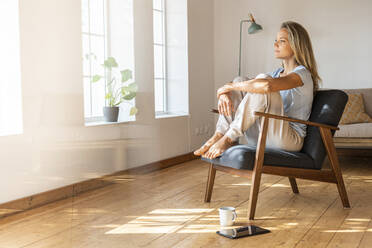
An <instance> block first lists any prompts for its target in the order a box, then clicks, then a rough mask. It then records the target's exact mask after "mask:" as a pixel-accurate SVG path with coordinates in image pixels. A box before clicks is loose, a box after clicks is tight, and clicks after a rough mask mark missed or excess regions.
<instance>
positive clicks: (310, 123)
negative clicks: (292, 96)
mask: <svg viewBox="0 0 372 248" xmlns="http://www.w3.org/2000/svg"><path fill="white" fill-rule="evenodd" d="M211 112H213V113H217V114H218V113H219V112H218V110H217V109H211ZM254 114H255V115H258V116H262V117H268V118H273V119H279V120H284V121H290V122H298V123H302V124H305V125H310V126H316V127H323V128H329V129H332V130H339V128H338V127H335V126H330V125H327V124H322V123H318V122H311V121H304V120H300V119H294V118H290V117H287V116H282V115H273V114H269V113H263V112H257V111H255V112H254Z"/></svg>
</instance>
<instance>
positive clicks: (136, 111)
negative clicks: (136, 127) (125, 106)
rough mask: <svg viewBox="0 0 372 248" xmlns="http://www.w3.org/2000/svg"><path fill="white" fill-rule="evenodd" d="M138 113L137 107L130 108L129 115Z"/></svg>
mask: <svg viewBox="0 0 372 248" xmlns="http://www.w3.org/2000/svg"><path fill="white" fill-rule="evenodd" d="M137 113H138V109H137V108H136V107H132V108H131V109H130V112H129V115H135V114H137Z"/></svg>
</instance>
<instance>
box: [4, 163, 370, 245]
mask: <svg viewBox="0 0 372 248" xmlns="http://www.w3.org/2000/svg"><path fill="white" fill-rule="evenodd" d="M340 163H341V168H342V171H343V174H344V179H345V184H346V189H347V192H348V194H349V198H350V202H351V205H352V208H351V209H344V208H343V207H342V204H341V200H340V198H339V196H338V192H337V188H336V186H335V185H334V184H327V183H321V182H313V181H308V180H297V183H298V188H299V191H300V193H299V194H293V193H292V190H291V186H290V183H289V181H288V178H283V177H279V176H272V175H263V177H262V182H261V187H260V193H259V197H258V204H257V211H256V219H255V220H254V221H248V218H247V208H248V198H249V190H250V183H251V182H250V180H248V179H244V178H239V177H236V176H231V175H227V174H224V173H221V172H217V175H216V179H215V186H214V190H213V194H212V199H211V202H210V203H204V201H203V200H204V191H205V187H206V180H207V174H208V166H207V164H206V163H205V162H203V161H200V160H193V161H190V162H186V163H182V164H179V165H176V166H173V167H169V168H166V169H163V170H160V171H154V172H151V173H146V174H139V175H137V174H136V175H130V174H128V175H125V174H123V175H118V176H115V177H112V178H109V179H108V180H112V181H113V182H115V184H112V185H108V186H106V187H104V188H100V189H96V190H92V191H89V192H85V193H83V194H80V195H76V196H74V197H71V198H68V199H65V200H62V201H58V202H55V203H52V204H48V205H45V206H43V207H40V208H36V209H32V210H30V211H26V212H25V213H21V214H17V215H14V216H10V217H7V218H4V219H1V220H0V248H20V247H26V248H41V247H42V248H47V247H61V248H70V247H79V248H80V247H89V248H94V247H129V248H131V247H151V248H156V247H159V248H160V247H161V248H167V247H172V248H173V247H370V244H371V243H372V221H371V219H372V211H371V209H372V163H371V162H370V160H369V159H368V158H360V157H354V158H348V157H344V158H341V159H340ZM221 206H234V207H236V208H237V214H238V219H237V221H236V223H235V226H243V225H246V224H248V223H251V224H255V225H259V226H261V227H264V228H267V229H270V230H271V233H269V234H265V235H259V236H253V237H247V238H242V239H238V240H230V239H227V238H223V237H220V236H218V235H216V233H215V232H216V231H217V230H219V229H220V226H219V220H218V208H219V207H221Z"/></svg>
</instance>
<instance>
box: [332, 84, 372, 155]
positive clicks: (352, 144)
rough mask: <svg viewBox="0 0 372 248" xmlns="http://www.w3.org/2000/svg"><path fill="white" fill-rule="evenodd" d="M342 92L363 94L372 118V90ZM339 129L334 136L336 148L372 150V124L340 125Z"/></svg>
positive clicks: (365, 104)
mask: <svg viewBox="0 0 372 248" xmlns="http://www.w3.org/2000/svg"><path fill="white" fill-rule="evenodd" d="M342 90H343V91H344V92H346V93H347V94H358V93H360V94H362V98H363V101H364V109H365V112H366V113H367V114H368V115H369V116H370V117H372V88H365V89H342ZM339 128H340V130H338V131H336V133H335V135H334V143H335V146H336V148H352V149H359V148H363V149H365V148H367V149H372V123H370V122H369V123H354V124H340V125H339ZM371 152H372V151H371Z"/></svg>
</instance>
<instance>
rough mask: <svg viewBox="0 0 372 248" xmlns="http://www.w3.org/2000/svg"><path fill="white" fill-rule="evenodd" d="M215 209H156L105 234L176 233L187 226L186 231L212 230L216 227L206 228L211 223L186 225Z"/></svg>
mask: <svg viewBox="0 0 372 248" xmlns="http://www.w3.org/2000/svg"><path fill="white" fill-rule="evenodd" d="M214 210H215V209H214V208H190V209H156V210H153V211H151V212H149V213H148V214H147V215H145V216H139V217H137V218H135V219H134V220H132V221H130V222H128V223H126V224H124V225H120V226H116V227H114V229H112V230H110V231H107V232H106V233H105V234H129V233H132V234H133V233H174V232H177V231H178V230H180V229H181V228H186V229H187V230H186V232H203V231H207V232H212V231H215V228H214V229H208V228H206V227H207V226H209V225H186V223H187V222H189V221H192V220H196V219H198V218H200V217H202V215H203V214H205V213H209V212H212V211H214ZM213 217H215V216H213ZM215 220H216V218H214V221H215ZM209 222H210V221H209ZM185 225H186V227H184V226H185ZM218 227H219V225H218Z"/></svg>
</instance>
